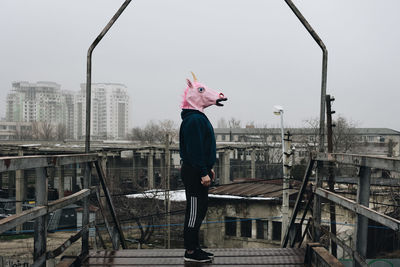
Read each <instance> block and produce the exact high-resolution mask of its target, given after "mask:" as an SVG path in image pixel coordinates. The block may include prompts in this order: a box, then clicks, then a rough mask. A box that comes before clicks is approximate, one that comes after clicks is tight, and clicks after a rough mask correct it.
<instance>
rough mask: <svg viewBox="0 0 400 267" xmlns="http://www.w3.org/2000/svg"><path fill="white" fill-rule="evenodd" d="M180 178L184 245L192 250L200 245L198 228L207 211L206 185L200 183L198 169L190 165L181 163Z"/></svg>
mask: <svg viewBox="0 0 400 267" xmlns="http://www.w3.org/2000/svg"><path fill="white" fill-rule="evenodd" d="M210 177H211V176H210ZM181 178H182V181H183V184H184V185H185V193H186V213H185V226H184V228H183V239H184V245H185V248H186V249H187V250H194V249H196V248H199V247H200V243H199V230H200V226H201V222H202V221H203V220H204V217H205V216H206V213H207V208H208V187H205V186H203V185H202V184H201V176H200V171H199V170H197V169H195V168H193V167H192V166H190V165H187V164H183V165H182V168H181Z"/></svg>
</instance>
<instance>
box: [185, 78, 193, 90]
mask: <svg viewBox="0 0 400 267" xmlns="http://www.w3.org/2000/svg"><path fill="white" fill-rule="evenodd" d="M186 82H187V85H188V86H189V88H191V89H193V84H192V82H191V81H190V80H189V79H186Z"/></svg>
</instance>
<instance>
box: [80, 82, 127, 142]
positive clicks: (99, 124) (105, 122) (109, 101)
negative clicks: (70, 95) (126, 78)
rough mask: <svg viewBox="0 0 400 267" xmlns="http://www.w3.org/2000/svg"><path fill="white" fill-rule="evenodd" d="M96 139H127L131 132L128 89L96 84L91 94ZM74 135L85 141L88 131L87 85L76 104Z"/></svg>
mask: <svg viewBox="0 0 400 267" xmlns="http://www.w3.org/2000/svg"><path fill="white" fill-rule="evenodd" d="M91 98H92V99H91V111H90V112H91V124H90V134H91V138H92V139H124V138H125V137H126V134H127V133H128V121H129V96H128V94H127V87H126V86H125V85H123V84H118V83H93V84H92V92H91ZM74 107H75V109H74V115H75V119H74V121H75V126H74V136H75V138H77V139H84V136H85V129H86V84H81V92H80V93H79V94H77V95H76V97H75V103H74Z"/></svg>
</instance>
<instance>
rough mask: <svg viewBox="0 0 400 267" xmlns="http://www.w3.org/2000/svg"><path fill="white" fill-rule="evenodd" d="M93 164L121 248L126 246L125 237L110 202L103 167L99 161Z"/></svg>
mask: <svg viewBox="0 0 400 267" xmlns="http://www.w3.org/2000/svg"><path fill="white" fill-rule="evenodd" d="M94 165H95V167H96V171H97V175H98V176H99V180H100V184H101V186H102V188H103V192H104V195H105V196H106V200H107V204H108V207H109V208H110V213H111V217H112V218H113V221H114V224H115V226H116V228H117V231H118V234H119V237H120V242H121V246H122V248H123V249H126V248H127V245H126V241H125V237H124V232H123V231H122V227H121V223H120V221H119V219H118V216H117V213H116V212H115V208H114V204H113V202H112V198H111V194H110V192H109V190H108V187H107V183H106V176H105V174H104V172H103V168H101V162H100V160H99V161H95V162H94Z"/></svg>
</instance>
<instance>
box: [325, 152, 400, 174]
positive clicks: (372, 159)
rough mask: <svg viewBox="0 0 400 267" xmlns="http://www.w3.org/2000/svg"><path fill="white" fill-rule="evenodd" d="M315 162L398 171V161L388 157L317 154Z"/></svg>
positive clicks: (399, 165)
mask: <svg viewBox="0 0 400 267" xmlns="http://www.w3.org/2000/svg"><path fill="white" fill-rule="evenodd" d="M317 160H318V161H327V162H334V163H340V164H349V165H354V166H359V167H369V168H377V169H385V170H390V171H399V170H400V159H395V158H389V157H377V156H365V155H357V154H344V153H318V155H317Z"/></svg>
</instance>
